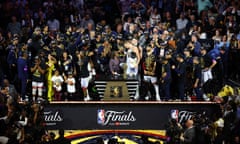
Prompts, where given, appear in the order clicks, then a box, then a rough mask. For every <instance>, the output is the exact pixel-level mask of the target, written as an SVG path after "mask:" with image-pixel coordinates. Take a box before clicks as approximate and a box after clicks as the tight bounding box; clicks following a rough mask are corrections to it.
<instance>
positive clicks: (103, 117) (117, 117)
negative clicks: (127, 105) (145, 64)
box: [97, 109, 136, 126]
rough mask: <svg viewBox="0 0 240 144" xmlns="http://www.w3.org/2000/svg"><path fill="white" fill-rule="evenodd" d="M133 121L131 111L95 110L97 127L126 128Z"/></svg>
mask: <svg viewBox="0 0 240 144" xmlns="http://www.w3.org/2000/svg"><path fill="white" fill-rule="evenodd" d="M135 121H136V118H135V116H134V115H133V112H132V111H129V112H126V111H114V110H104V109H99V110H97V123H98V124H99V125H103V126H106V125H111V126H113V125H115V126H123V125H125V126H126V125H130V123H131V122H135Z"/></svg>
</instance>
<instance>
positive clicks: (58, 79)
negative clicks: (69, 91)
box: [51, 75, 64, 91]
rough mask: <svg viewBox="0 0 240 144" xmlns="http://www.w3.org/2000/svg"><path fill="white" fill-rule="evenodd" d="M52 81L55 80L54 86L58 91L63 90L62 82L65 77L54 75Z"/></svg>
mask: <svg viewBox="0 0 240 144" xmlns="http://www.w3.org/2000/svg"><path fill="white" fill-rule="evenodd" d="M51 80H52V82H53V87H54V88H55V89H56V91H61V90H62V83H63V81H64V80H63V77H62V76H61V75H59V76H55V75H54V76H52V79H51Z"/></svg>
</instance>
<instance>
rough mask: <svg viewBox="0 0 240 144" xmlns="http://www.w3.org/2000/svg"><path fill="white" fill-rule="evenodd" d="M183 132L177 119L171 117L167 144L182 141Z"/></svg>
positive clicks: (175, 143) (176, 143)
mask: <svg viewBox="0 0 240 144" xmlns="http://www.w3.org/2000/svg"><path fill="white" fill-rule="evenodd" d="M181 133H182V126H181V125H180V124H179V123H178V122H177V121H176V120H175V119H171V120H170V121H169V124H168V125H167V132H166V135H167V136H168V137H169V140H168V142H167V144H178V143H180V136H181Z"/></svg>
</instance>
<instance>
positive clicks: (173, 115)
mask: <svg viewBox="0 0 240 144" xmlns="http://www.w3.org/2000/svg"><path fill="white" fill-rule="evenodd" d="M178 113H179V111H178V110H176V109H175V110H171V118H172V119H175V120H176V121H178Z"/></svg>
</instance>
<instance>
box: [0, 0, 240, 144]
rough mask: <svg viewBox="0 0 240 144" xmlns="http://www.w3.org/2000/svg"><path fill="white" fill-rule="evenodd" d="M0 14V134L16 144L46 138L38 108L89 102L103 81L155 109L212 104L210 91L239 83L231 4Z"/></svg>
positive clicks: (68, 3) (29, 5) (132, 1)
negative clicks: (123, 86)
mask: <svg viewBox="0 0 240 144" xmlns="http://www.w3.org/2000/svg"><path fill="white" fill-rule="evenodd" d="M0 11H1V12H0V19H1V24H0V28H1V29H0V82H1V91H0V106H1V111H2V112H1V121H2V122H3V123H4V124H3V123H2V122H1V125H3V126H4V129H2V128H1V134H2V135H5V136H7V137H8V138H9V139H10V140H15V142H16V143H17V142H19V143H32V142H31V140H33V139H35V140H37V141H39V143H40V142H41V141H44V139H45V138H46V137H44V136H46V135H45V131H44V127H43V125H44V121H43V120H42V117H41V116H42V113H41V112H42V107H43V106H42V104H41V102H45V101H46V102H49V101H72V100H85V101H89V100H94V98H95V97H93V96H92V94H93V95H95V96H96V95H97V90H96V89H95V88H94V80H95V79H97V78H99V77H102V76H111V77H120V76H123V77H124V78H126V79H137V80H139V82H140V84H139V87H138V88H137V91H138V93H137V95H136V96H135V98H134V100H157V101H161V100H162V101H172V100H177V101H185V100H200V101H202V100H205V101H209V100H214V96H215V95H214V96H210V97H209V96H208V95H207V91H208V89H209V88H208V87H210V89H211V86H213V87H214V85H211V83H217V85H218V86H219V87H223V86H224V85H225V84H226V82H227V81H228V80H229V79H232V80H234V81H237V82H239V81H240V67H239V65H240V56H239V54H240V32H239V31H240V29H239V28H240V25H239V24H240V3H239V1H237V0H235V1H234V0H87V1H84V0H59V1H58V0H34V1H30V0H3V1H1V2H0ZM142 87H144V88H145V89H144V91H142ZM146 90H147V91H146ZM231 97H233V96H232V95H231ZM220 101H221V102H223V103H224V106H225V105H229V99H226V98H225V99H221V100H220ZM232 101H233V98H232V99H231V100H230V102H232ZM18 102H22V103H27V104H26V107H24V108H22V107H20V106H19V104H18ZM29 102H30V103H29ZM31 102H33V103H31ZM34 102H37V103H34ZM39 103H40V104H39ZM232 107H233V106H232V105H231V108H229V107H226V109H225V107H223V111H225V110H226V111H227V113H225V114H224V115H221V116H220V117H223V119H224V116H226V115H227V114H228V112H229V113H230V112H231V114H232V113H234V114H235V113H236V112H237V109H234V108H232ZM229 109H230V110H229ZM234 114H233V115H234ZM232 119H234V120H233V121H234V122H235V120H237V118H236V117H234V118H231V120H232ZM232 123H233V122H231V124H232ZM224 124H225V123H224ZM227 124H229V123H227ZM221 126H222V125H221ZM237 126H238V127H239V124H238V125H237ZM229 127H231V126H230V125H227V128H229ZM224 128H226V126H225V125H224ZM231 128H233V127H231ZM224 130H226V129H224ZM224 130H223V131H221V132H223V133H224V132H226V131H224ZM227 130H229V129H227ZM12 131H14V132H15V133H12ZM23 131H24V132H23ZM33 131H34V132H33ZM228 132H229V131H227V134H230V133H231V132H232V133H234V134H233V135H230V137H231V138H232V137H233V136H234V139H228V141H227V142H229V141H231V142H229V143H232V142H233V141H234V142H237V143H239V132H238V133H237V134H236V131H234V132H233V129H231V132H230V133H228ZM221 136H223V137H224V135H221ZM47 138H48V137H47ZM47 138H46V139H47ZM219 139H220V138H219ZM223 139H224V138H223ZM211 140H212V141H213V139H211ZM224 140H226V139H224ZM225 142H226V141H225ZM9 143H11V142H9Z"/></svg>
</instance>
